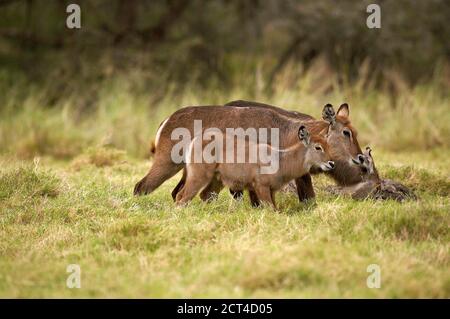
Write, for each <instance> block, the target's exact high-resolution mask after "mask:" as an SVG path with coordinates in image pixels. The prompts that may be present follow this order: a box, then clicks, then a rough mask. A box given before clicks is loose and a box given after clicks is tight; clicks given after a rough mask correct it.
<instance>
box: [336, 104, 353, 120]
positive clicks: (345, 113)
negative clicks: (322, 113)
mask: <svg viewBox="0 0 450 319" xmlns="http://www.w3.org/2000/svg"><path fill="white" fill-rule="evenodd" d="M337 115H338V116H342V117H348V116H349V115H350V109H349V107H348V104H347V103H344V104H342V105H341V106H340V107H339V110H338V111H337Z"/></svg>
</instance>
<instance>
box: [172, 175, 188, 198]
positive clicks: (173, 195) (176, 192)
mask: <svg viewBox="0 0 450 319" xmlns="http://www.w3.org/2000/svg"><path fill="white" fill-rule="evenodd" d="M185 182H186V168H184V169H183V176H182V177H181V179H180V181H179V182H178V184H177V186H175V188H174V189H173V190H172V198H173V200H174V201H175V199H176V198H177V194H178V192H179V191H180V190H181V189H182V188H183V186H184V184H185Z"/></svg>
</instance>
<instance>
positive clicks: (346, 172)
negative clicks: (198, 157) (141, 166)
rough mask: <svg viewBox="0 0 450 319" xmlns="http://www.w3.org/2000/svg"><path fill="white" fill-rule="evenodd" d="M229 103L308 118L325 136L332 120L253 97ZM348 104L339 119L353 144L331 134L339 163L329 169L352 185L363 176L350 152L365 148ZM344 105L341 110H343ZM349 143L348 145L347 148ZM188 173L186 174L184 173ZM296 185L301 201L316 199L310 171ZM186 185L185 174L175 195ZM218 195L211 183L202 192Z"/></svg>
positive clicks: (311, 127) (310, 125) (340, 180)
mask: <svg viewBox="0 0 450 319" xmlns="http://www.w3.org/2000/svg"><path fill="white" fill-rule="evenodd" d="M225 106H230V107H237V108H239V107H258V108H261V109H269V110H271V111H274V112H277V114H279V115H281V116H283V117H286V118H288V119H292V120H295V121H302V122H304V123H305V124H306V125H307V127H308V129H309V130H310V131H311V133H312V134H321V135H322V136H326V134H327V133H328V127H329V123H328V122H326V121H324V120H316V119H314V118H313V117H312V116H310V115H307V114H304V113H300V112H296V111H289V110H285V109H282V108H279V107H276V106H273V105H269V104H264V103H259V102H252V101H245V100H236V101H231V102H228V103H226V104H225ZM345 107H346V108H347V112H346V113H347V114H344V115H345V116H343V115H339V114H342V113H345V112H339V111H338V115H337V119H336V122H337V124H336V126H337V128H336V129H337V130H338V131H339V133H340V132H341V130H342V129H344V128H347V129H349V130H350V131H351V133H352V141H351V144H350V147H348V146H347V145H346V142H347V140H345V139H342V137H341V136H338V135H334V136H332V137H331V138H329V139H328V142H329V143H331V144H332V147H331V150H330V153H331V155H332V159H333V161H334V162H335V164H336V168H335V170H333V171H331V172H329V173H328V174H329V175H330V176H331V177H333V178H334V180H335V181H336V182H337V183H338V184H339V185H352V184H355V183H358V182H360V181H361V176H360V172H359V168H358V167H357V166H355V165H353V164H350V163H349V161H348V155H346V153H347V154H348V153H350V154H351V156H352V157H356V156H357V155H358V154H360V153H361V148H360V147H359V143H358V140H357V132H356V130H355V128H354V127H353V126H352V125H351V123H350V120H349V118H348V106H346V104H344V105H343V106H341V108H342V109H345ZM341 108H340V109H339V110H341ZM346 147H347V148H348V149H347V150H346ZM319 172H320V170H313V171H312V172H311V173H313V174H316V173H319ZM183 176H184V175H183ZM294 184H295V187H296V190H297V194H298V197H299V200H300V201H306V200H310V199H313V198H314V197H315V192H314V188H313V185H312V179H311V176H310V175H309V174H306V175H304V176H302V177H299V178H297V179H296V180H295V183H294ZM183 185H184V179H183V178H182V179H181V180H180V182H179V183H178V185H177V186H176V188H175V189H174V190H173V191H172V197H173V199H174V200H175V196H176V193H177V190H179V189H181V187H182V186H183ZM231 193H232V195H233V197H235V198H239V197H242V191H239V190H231ZM214 196H215V195H214V194H213V193H212V190H211V189H209V187H206V188H205V189H204V190H203V192H202V198H209V197H214ZM250 197H251V198H253V199H254V198H255V195H254V194H252V193H250ZM252 204H253V206H257V205H258V203H257V202H256V201H253V200H252Z"/></svg>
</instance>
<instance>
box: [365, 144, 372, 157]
mask: <svg viewBox="0 0 450 319" xmlns="http://www.w3.org/2000/svg"><path fill="white" fill-rule="evenodd" d="M364 155H367V156H369V157H372V149H371V148H370V146H367V147H366V151H365V152H364Z"/></svg>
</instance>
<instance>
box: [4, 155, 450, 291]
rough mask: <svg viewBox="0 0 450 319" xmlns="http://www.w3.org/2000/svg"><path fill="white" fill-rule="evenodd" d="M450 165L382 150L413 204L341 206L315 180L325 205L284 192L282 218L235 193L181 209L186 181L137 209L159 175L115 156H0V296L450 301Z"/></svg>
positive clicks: (384, 168)
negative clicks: (74, 274)
mask: <svg viewBox="0 0 450 319" xmlns="http://www.w3.org/2000/svg"><path fill="white" fill-rule="evenodd" d="M117 154H119V155H120V156H117ZM449 155H450V152H449V150H448V149H435V150H433V151H430V152H424V151H416V152H390V151H386V150H381V149H378V151H374V156H375V160H376V161H377V166H378V168H379V170H380V172H381V173H382V174H383V176H384V177H389V178H393V179H396V180H399V181H401V182H402V183H405V184H406V185H408V186H410V187H413V188H414V189H415V190H416V192H417V195H418V196H419V197H420V200H419V201H417V202H406V203H403V204H400V203H396V202H391V201H387V202H374V201H361V202H357V201H353V200H349V199H346V198H335V197H333V196H331V195H328V194H327V193H325V192H324V190H323V189H324V188H325V186H326V185H328V184H330V183H331V181H330V180H328V179H327V178H326V177H324V176H317V177H315V178H314V183H315V186H316V189H317V192H318V197H317V203H316V204H315V205H302V204H299V203H298V201H297V199H296V197H295V196H294V195H293V194H278V195H277V201H278V204H279V206H280V207H281V210H282V212H281V213H276V212H274V211H271V210H270V209H268V208H264V209H253V208H251V207H250V205H249V203H248V198H245V199H244V201H242V202H236V201H234V200H232V199H231V197H230V195H229V194H228V193H227V192H223V193H221V195H220V196H219V199H218V200H217V201H216V202H213V203H211V204H205V203H202V202H201V201H200V200H199V199H198V198H196V199H195V200H194V201H193V202H192V203H191V204H190V205H189V206H187V207H185V208H177V207H175V205H174V204H173V203H172V199H171V197H170V190H171V189H172V188H173V187H174V186H175V184H176V182H177V178H179V176H177V177H175V178H173V179H171V180H170V181H168V182H167V183H166V184H164V185H163V186H162V187H160V188H159V189H157V191H156V192H154V193H153V194H151V195H149V196H144V197H134V196H133V195H132V189H133V186H134V183H135V182H136V181H137V180H138V179H139V178H141V177H142V176H143V175H144V174H145V173H146V171H147V169H148V168H149V164H150V163H149V162H148V161H143V160H137V159H135V158H134V157H132V156H127V155H126V154H123V153H122V152H116V151H115V150H105V149H103V148H102V149H99V150H98V154H96V151H95V149H92V148H91V149H90V150H89V151H88V152H86V154H85V155H83V156H82V160H80V158H77V159H74V160H71V161H60V160H55V159H52V158H50V157H42V158H40V160H39V161H38V160H35V161H29V160H25V161H19V160H17V158H16V157H10V156H7V155H4V156H2V157H0V167H1V168H0V297H276V298H278V297H397V298H402V297H440V298H449V297H450V267H449V266H450V257H449V256H450V255H449V239H450V236H449V222H450V216H449V211H450V197H449V195H450V180H449V176H450V170H449V167H450V160H449V158H450V156H449ZM99 158H100V161H99V162H98V159H99ZM105 158H106V159H108V160H105ZM98 163H100V164H101V165H98ZM69 264H79V265H80V267H81V289H69V288H67V287H66V279H67V276H68V275H69V274H68V273H66V267H67V266H68V265H69ZM370 264H378V265H379V266H380V267H381V288H379V289H369V288H368V287H367V286H366V279H367V276H368V275H369V273H367V272H366V268H367V266H368V265H370Z"/></svg>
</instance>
